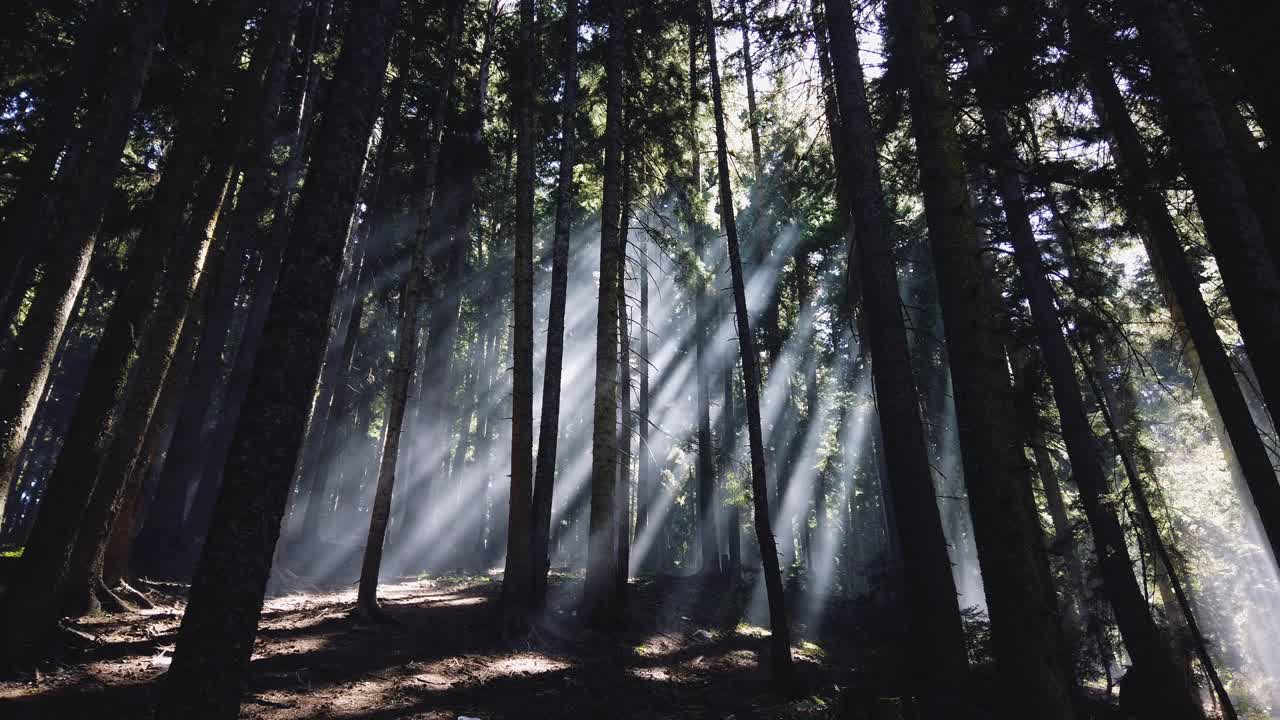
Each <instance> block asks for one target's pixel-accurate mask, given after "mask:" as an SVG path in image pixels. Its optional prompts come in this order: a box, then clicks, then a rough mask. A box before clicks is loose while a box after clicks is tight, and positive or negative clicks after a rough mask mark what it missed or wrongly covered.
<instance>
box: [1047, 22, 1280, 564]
mask: <svg viewBox="0 0 1280 720" xmlns="http://www.w3.org/2000/svg"><path fill="white" fill-rule="evenodd" d="M1070 12H1071V21H1072V33H1071V49H1072V52H1073V53H1076V54H1077V55H1079V57H1081V58H1083V59H1086V60H1087V61H1088V63H1089V64H1088V66H1087V68H1088V69H1087V72H1088V82H1089V86H1090V90H1091V92H1092V94H1093V98H1094V102H1093V107H1094V112H1095V113H1097V115H1098V119H1099V121H1100V122H1101V124H1102V126H1103V128H1104V129H1105V130H1106V131H1107V134H1108V135H1109V136H1110V140H1111V149H1112V154H1113V155H1114V156H1115V158H1116V162H1117V164H1118V165H1119V169H1120V176H1121V181H1122V183H1123V189H1124V194H1125V198H1124V200H1125V205H1126V207H1127V211H1128V213H1127V214H1128V215H1129V218H1130V219H1131V221H1133V222H1135V223H1136V224H1138V225H1139V226H1140V227H1141V229H1142V231H1143V233H1142V237H1143V244H1144V246H1145V247H1146V250H1147V255H1148V257H1149V258H1150V259H1151V267H1152V270H1153V272H1154V273H1155V277H1156V282H1157V285H1158V286H1159V287H1160V290H1161V293H1162V295H1163V296H1164V299H1165V304H1166V305H1168V306H1169V310H1170V315H1172V317H1173V322H1174V326H1175V329H1176V330H1177V332H1178V334H1179V336H1180V337H1182V338H1183V339H1184V342H1183V343H1182V346H1183V348H1184V349H1183V353H1184V356H1185V357H1186V360H1187V364H1188V365H1189V366H1190V367H1191V370H1192V374H1193V376H1194V377H1195V379H1196V389H1197V391H1198V394H1199V395H1200V399H1201V402H1203V403H1204V404H1205V407H1206V409H1207V410H1208V412H1209V416H1210V417H1211V418H1212V419H1213V421H1214V422H1213V424H1214V430H1215V432H1216V434H1217V436H1218V440H1219V444H1220V445H1221V446H1222V451H1223V453H1224V454H1225V455H1226V456H1227V458H1226V459H1227V464H1228V466H1230V467H1231V469H1232V474H1233V475H1237V476H1239V477H1240V478H1242V479H1243V481H1244V483H1245V484H1246V485H1247V487H1248V490H1249V493H1250V495H1251V496H1252V497H1253V502H1254V506H1255V508H1256V509H1257V512H1258V518H1259V520H1260V521H1261V523H1262V527H1263V528H1264V530H1265V531H1266V534H1267V539H1268V540H1269V541H1270V544H1271V550H1272V555H1273V556H1274V557H1275V558H1277V559H1280V484H1277V482H1276V474H1275V471H1274V469H1273V468H1272V465H1271V458H1270V457H1269V456H1268V454H1267V449H1266V446H1265V445H1264V444H1263V442H1262V437H1261V436H1260V435H1259V432H1258V428H1257V426H1256V425H1255V424H1254V421H1253V416H1252V414H1251V413H1250V411H1249V405H1248V402H1247V401H1246V400H1245V396H1244V393H1243V391H1242V390H1241V388H1240V383H1239V382H1238V381H1237V380H1236V376H1235V371H1234V370H1233V368H1232V364H1231V359H1230V358H1229V357H1228V355H1227V351H1226V349H1225V348H1224V347H1223V345H1222V340H1221V339H1220V338H1219V337H1218V331H1217V328H1216V327H1215V324H1214V319H1213V315H1212V314H1211V313H1210V310H1209V307H1208V305H1207V304H1206V303H1205V299H1204V296H1203V295H1202V294H1201V293H1200V281H1199V279H1198V278H1197V277H1196V275H1195V273H1194V272H1193V271H1192V270H1191V265H1190V263H1189V261H1188V259H1187V254H1186V250H1185V248H1184V247H1183V244H1182V240H1181V238H1179V237H1178V232H1177V230H1176V229H1175V227H1174V224H1173V219H1172V218H1171V217H1170V215H1169V210H1168V207H1167V206H1166V205H1165V201H1164V198H1163V197H1162V194H1161V192H1160V190H1159V189H1158V188H1157V185H1156V182H1155V178H1154V176H1153V174H1152V170H1151V166H1150V164H1149V161H1148V160H1147V155H1146V148H1145V145H1144V144H1143V140H1142V136H1141V135H1140V134H1139V132H1138V128H1137V126H1135V125H1134V123H1133V119H1132V118H1131V117H1130V115H1129V111H1128V108H1127V107H1126V106H1125V103H1124V98H1123V97H1122V96H1121V94H1120V89H1119V88H1118V87H1117V86H1116V81H1115V77H1114V76H1113V75H1112V73H1111V68H1110V67H1109V66H1108V64H1107V61H1106V56H1105V55H1104V54H1100V53H1101V52H1102V50H1101V48H1102V47H1103V45H1102V42H1101V38H1100V37H1099V30H1098V28H1097V27H1096V26H1095V25H1094V23H1093V21H1092V19H1090V18H1089V16H1088V15H1087V14H1086V12H1085V9H1084V7H1083V5H1082V3H1081V2H1079V0H1077V1H1075V2H1072V3H1071V5H1070Z"/></svg>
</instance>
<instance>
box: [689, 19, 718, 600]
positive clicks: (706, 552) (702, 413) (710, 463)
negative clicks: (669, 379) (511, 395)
mask: <svg viewBox="0 0 1280 720" xmlns="http://www.w3.org/2000/svg"><path fill="white" fill-rule="evenodd" d="M700 30H701V29H700V28H699V27H697V26H696V25H690V27H689V108H690V112H689V147H690V148H692V153H691V155H692V160H693V166H692V168H691V174H690V178H689V201H688V214H689V235H690V240H691V241H692V244H693V250H694V252H695V253H697V257H698V258H699V260H701V261H704V262H705V261H706V254H707V235H708V234H709V233H710V229H709V228H707V227H706V225H705V223H703V221H702V213H703V211H704V210H705V206H704V204H703V199H702V145H701V143H699V142H698V98H699V95H700V94H701V91H700V90H699V89H698V33H699V32H700ZM704 41H705V38H704ZM694 282H695V283H696V287H695V288H694V297H693V318H694V319H693V341H694V375H695V378H694V383H695V385H696V388H697V399H696V400H695V402H697V413H698V464H697V472H698V504H697V508H696V509H697V513H696V516H695V517H696V525H697V537H698V549H699V557H700V563H699V572H701V573H703V574H704V575H714V574H717V573H719V571H720V551H719V549H718V547H717V543H716V538H717V535H718V533H717V532H716V503H715V498H716V463H715V447H714V443H712V441H711V393H710V390H709V384H710V378H709V377H708V376H707V373H708V372H709V370H708V364H707V336H708V335H709V334H710V332H711V331H710V328H709V319H708V317H707V314H708V312H709V311H710V309H709V308H708V307H707V278H706V276H705V275H704V274H699V276H698V277H697V278H696V279H695V281H694Z"/></svg>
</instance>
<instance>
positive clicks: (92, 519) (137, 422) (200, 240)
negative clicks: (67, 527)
mask: <svg viewBox="0 0 1280 720" xmlns="http://www.w3.org/2000/svg"><path fill="white" fill-rule="evenodd" d="M276 5H277V6H278V7H273V8H272V10H271V11H270V16H269V17H268V21H267V22H268V25H267V29H265V30H264V32H263V33H262V34H261V35H260V36H259V38H258V42H257V46H256V48H255V50H254V57H253V61H252V62H251V64H250V67H249V72H248V73H245V74H244V75H243V76H242V77H241V78H239V81H238V83H237V84H238V86H239V87H238V89H237V92H236V93H235V97H234V102H233V103H232V104H230V105H229V107H228V110H227V119H226V120H225V121H224V123H223V126H222V128H221V129H220V130H219V131H218V132H217V133H212V131H210V132H211V137H212V144H211V151H210V153H209V156H210V158H211V162H210V164H209V166H208V168H207V169H206V170H205V174H204V177H203V178H202V179H201V180H200V181H199V182H198V183H197V186H196V192H195V195H194V198H193V202H192V204H191V211H190V215H189V218H188V219H187V221H186V222H187V227H186V229H185V230H182V231H181V233H180V234H181V235H182V236H183V237H182V238H181V240H180V241H179V243H178V245H177V246H176V248H175V250H174V251H173V252H171V253H170V257H169V262H168V263H167V269H166V272H165V275H164V282H163V285H162V289H161V293H160V299H159V302H158V304H157V309H156V312H155V316H154V317H153V318H152V320H151V322H150V323H148V325H147V329H146V333H145V334H144V335H143V338H142V341H141V342H140V344H139V347H138V361H137V363H136V367H135V368H134V370H133V373H134V377H135V380H134V381H133V382H132V384H131V386H130V389H129V391H128V393H127V395H126V397H125V402H124V403H123V404H122V406H121V409H120V412H119V417H118V419H117V421H116V424H115V427H114V429H113V434H114V437H113V438H112V441H111V444H110V445H109V446H108V449H107V452H106V454H105V455H104V458H103V464H102V467H101V469H100V470H99V473H98V481H97V483H96V484H95V486H94V489H93V494H92V496H91V498H90V502H89V506H88V510H87V512H86V513H85V517H84V520H83V522H82V523H81V527H80V531H79V534H78V537H77V540H76V544H75V550H74V552H73V554H72V556H71V565H70V569H69V578H68V579H69V585H68V588H67V589H68V592H69V600H70V601H71V604H70V605H69V607H72V608H73V609H77V610H79V609H83V608H84V607H85V606H84V605H81V604H80V603H82V602H83V601H84V599H86V598H87V597H88V595H89V593H91V592H93V590H94V585H95V584H96V583H97V581H99V580H100V576H101V572H102V559H103V552H104V551H105V549H106V541H107V539H108V537H109V535H110V532H111V524H112V523H113V522H114V521H115V518H116V516H117V514H118V513H119V510H120V505H121V503H122V502H123V500H124V498H125V496H126V494H127V493H129V492H131V490H126V484H127V483H128V482H129V479H130V478H131V477H133V476H134V468H135V466H136V464H137V461H138V457H139V455H140V453H141V452H142V446H143V443H144V442H145V440H146V438H147V428H148V427H149V426H150V423H151V421H152V416H153V414H154V412H155V408H156V405H157V403H158V402H159V400H160V393H161V390H162V389H163V388H164V386H165V378H166V376H167V375H168V373H169V372H170V367H171V365H172V360H173V358H174V354H175V352H176V351H177V349H178V342H179V340H180V339H181V337H182V334H183V328H184V327H185V324H186V321H187V314H188V308H190V307H191V305H192V303H193V301H194V299H195V297H196V295H197V294H198V293H197V286H203V287H202V288H201V289H200V290H199V294H207V293H208V290H207V285H208V282H209V280H208V279H206V278H205V273H204V264H205V257H206V256H207V253H208V251H209V248H210V246H211V245H212V244H213V243H214V242H215V241H217V240H218V239H219V238H225V236H226V232H225V231H226V222H227V219H228V218H229V216H230V215H231V214H232V213H231V211H230V208H229V206H230V205H231V204H232V197H233V196H234V195H235V192H236V182H235V178H236V175H237V171H236V168H235V165H234V160H235V159H236V158H239V157H240V156H241V154H242V153H241V151H242V150H243V149H244V145H246V144H247V139H248V135H249V134H250V133H251V132H252V134H253V135H254V136H262V135H265V134H266V132H267V131H266V130H261V129H257V128H255V127H254V124H255V123H256V124H258V125H268V127H270V125H269V123H271V122H272V121H273V120H274V110H275V109H277V108H278V106H279V98H278V93H279V90H280V80H282V79H283V77H282V76H283V69H282V67H281V66H282V65H283V62H280V63H273V62H272V59H273V58H274V57H276V56H277V53H276V50H277V47H278V46H279V45H282V44H284V41H285V39H286V37H287V36H288V35H291V33H287V32H286V30H288V25H290V24H291V23H290V22H289V19H288V18H289V17H290V16H292V15H293V14H294V13H295V12H296V10H297V6H298V0H281V1H280V2H278V3H276ZM246 7H247V6H246ZM246 14H247V12H246ZM233 22H234V20H233ZM219 40H220V41H221V42H225V45H226V47H227V49H226V50H225V51H224V50H218V51H217V52H216V53H215V54H217V53H222V52H225V56H223V57H213V58H210V63H211V64H213V63H229V62H230V60H231V58H230V57H229V56H230V54H231V53H232V52H233V51H234V50H235V45H236V44H237V43H236V40H238V35H235V34H231V33H228V36H227V38H226V39H225V40H223V39H221V38H220V39H219ZM284 56H285V57H287V53H284ZM273 70H274V71H275V74H276V75H277V79H276V82H275V83H274V85H273V84H272V78H271V77H269V75H270V73H271V72H272V71H273ZM214 81H215V82H216V81H217V80H216V78H214ZM251 128H252V130H251ZM224 149H230V150H231V152H223V151H222V150H224ZM224 213H225V215H224ZM171 227H173V228H174V229H177V228H178V225H177V224H175V225H173V226H171ZM219 230H221V231H222V232H221V233H219ZM236 259H237V260H238V258H236ZM138 479H139V480H140V479H141V477H139V478H138ZM90 605H91V603H90Z"/></svg>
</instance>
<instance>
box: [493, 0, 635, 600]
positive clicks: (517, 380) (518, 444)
mask: <svg viewBox="0 0 1280 720" xmlns="http://www.w3.org/2000/svg"><path fill="white" fill-rule="evenodd" d="M533 12H534V0H520V50H519V53H518V55H517V60H516V62H517V64H518V67H516V68H513V70H515V78H516V98H515V125H516V222H515V237H514V238H513V240H514V247H515V254H514V265H513V267H512V276H511V282H512V293H513V297H514V300H513V307H514V308H515V318H514V322H513V325H512V335H511V352H512V375H511V500H510V506H509V512H508V514H507V563H506V570H505V572H504V573H503V575H502V598H503V604H504V606H505V608H506V609H507V610H508V612H509V613H512V612H514V610H515V608H516V607H517V606H519V605H522V604H525V603H527V602H528V599H529V597H530V584H531V583H532V582H533V556H532V554H531V552H530V547H529V539H530V537H531V532H532V529H533V517H532V514H533V467H532V465H533V201H534V196H533V183H534V170H533V163H534V157H533V72H534V60H535V48H534V15H533ZM606 297H612V296H611V295H610V296H604V295H602V296H601V298H602V299H601V302H606V300H605V299H604V298H606ZM512 617H513V616H512Z"/></svg>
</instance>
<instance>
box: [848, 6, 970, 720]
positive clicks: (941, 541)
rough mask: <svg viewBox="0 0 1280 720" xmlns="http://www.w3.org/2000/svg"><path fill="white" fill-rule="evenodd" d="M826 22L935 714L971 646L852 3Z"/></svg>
mask: <svg viewBox="0 0 1280 720" xmlns="http://www.w3.org/2000/svg"><path fill="white" fill-rule="evenodd" d="M826 22H827V26H828V28H829V31H830V36H831V37H830V40H831V41H830V44H829V49H830V53H831V66H832V67H831V69H832V74H833V79H834V91H835V97H836V101H837V108H836V110H837V111H838V119H839V125H836V126H833V127H832V128H831V132H832V146H833V149H834V148H836V147H838V148H839V149H840V152H839V153H837V158H836V159H837V162H838V165H837V171H838V177H839V182H840V184H841V185H843V186H844V190H843V197H845V198H848V199H849V205H846V206H845V208H846V210H851V211H852V213H853V229H854V232H853V234H852V235H851V236H850V247H849V258H850V262H849V267H848V270H847V273H846V278H845V286H846V295H845V297H844V299H843V303H844V304H845V305H846V306H847V307H848V308H849V310H848V316H849V317H852V316H853V309H852V308H853V303H854V299H855V297H860V298H861V302H862V309H863V313H862V317H863V318H864V323H863V324H864V325H865V331H864V332H865V338H866V342H867V345H868V346H869V348H870V350H871V357H872V359H873V363H874V364H873V375H872V379H873V381H874V387H875V393H876V400H877V406H878V408H879V420H880V432H881V436H882V437H883V438H884V449H883V451H884V461H885V465H886V467H887V470H888V475H889V477H888V482H889V483H890V484H891V485H892V488H893V491H892V493H891V497H892V500H893V506H892V511H893V516H894V517H895V518H897V520H898V533H897V536H896V539H897V541H899V542H900V543H901V547H902V555H903V561H904V563H905V565H906V567H905V572H904V579H905V581H906V594H907V603H908V618H909V622H910V650H909V651H908V653H907V657H908V658H910V659H909V661H908V662H909V664H910V668H909V671H908V676H909V677H910V678H911V679H912V680H911V687H910V691H911V692H912V693H913V694H914V695H915V696H916V697H917V698H918V699H919V700H920V702H921V703H922V704H923V705H924V706H925V708H926V710H927V713H928V714H929V715H932V714H934V713H935V712H936V708H938V707H939V706H941V705H943V704H945V703H947V702H948V701H951V702H954V697H955V695H956V694H957V693H959V692H961V690H962V689H963V687H964V679H965V675H966V654H965V644H964V643H965V639H964V633H963V628H962V626H961V621H960V607H959V603H958V602H957V600H956V588H955V581H954V579H953V577H952V573H951V561H950V559H949V557H948V554H947V541H946V538H945V537H944V535H943V531H942V518H941V516H940V515H939V512H938V503H937V500H936V499H935V497H934V495H935V490H934V486H933V477H932V474H931V472H930V468H929V454H928V452H927V448H926V444H925V433H924V425H923V422H922V420H921V417H920V398H919V396H918V394H917V391H916V387H915V380H914V378H913V376H912V372H911V363H910V356H909V351H908V346H907V334H906V329H905V327H904V325H903V319H902V312H901V309H900V305H899V303H900V300H899V298H900V297H901V295H900V290H899V287H898V278H897V265H896V261H895V259H894V256H893V251H892V246H891V244H890V242H889V238H888V237H887V231H888V229H889V227H890V223H891V222H892V218H891V217H890V215H889V209H888V206H887V204H886V200H885V196H884V190H883V186H882V184H881V180H880V166H879V155H878V152H877V148H876V145H875V133H874V131H873V129H872V124H871V114H870V108H869V106H868V104H867V96H866V87H865V83H864V80H863V73H862V65H861V63H860V61H859V59H858V45H857V34H856V28H855V26H854V22H853V15H852V11H851V9H850V7H849V4H848V3H847V2H843V1H842V0H827V1H826Z"/></svg>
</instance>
